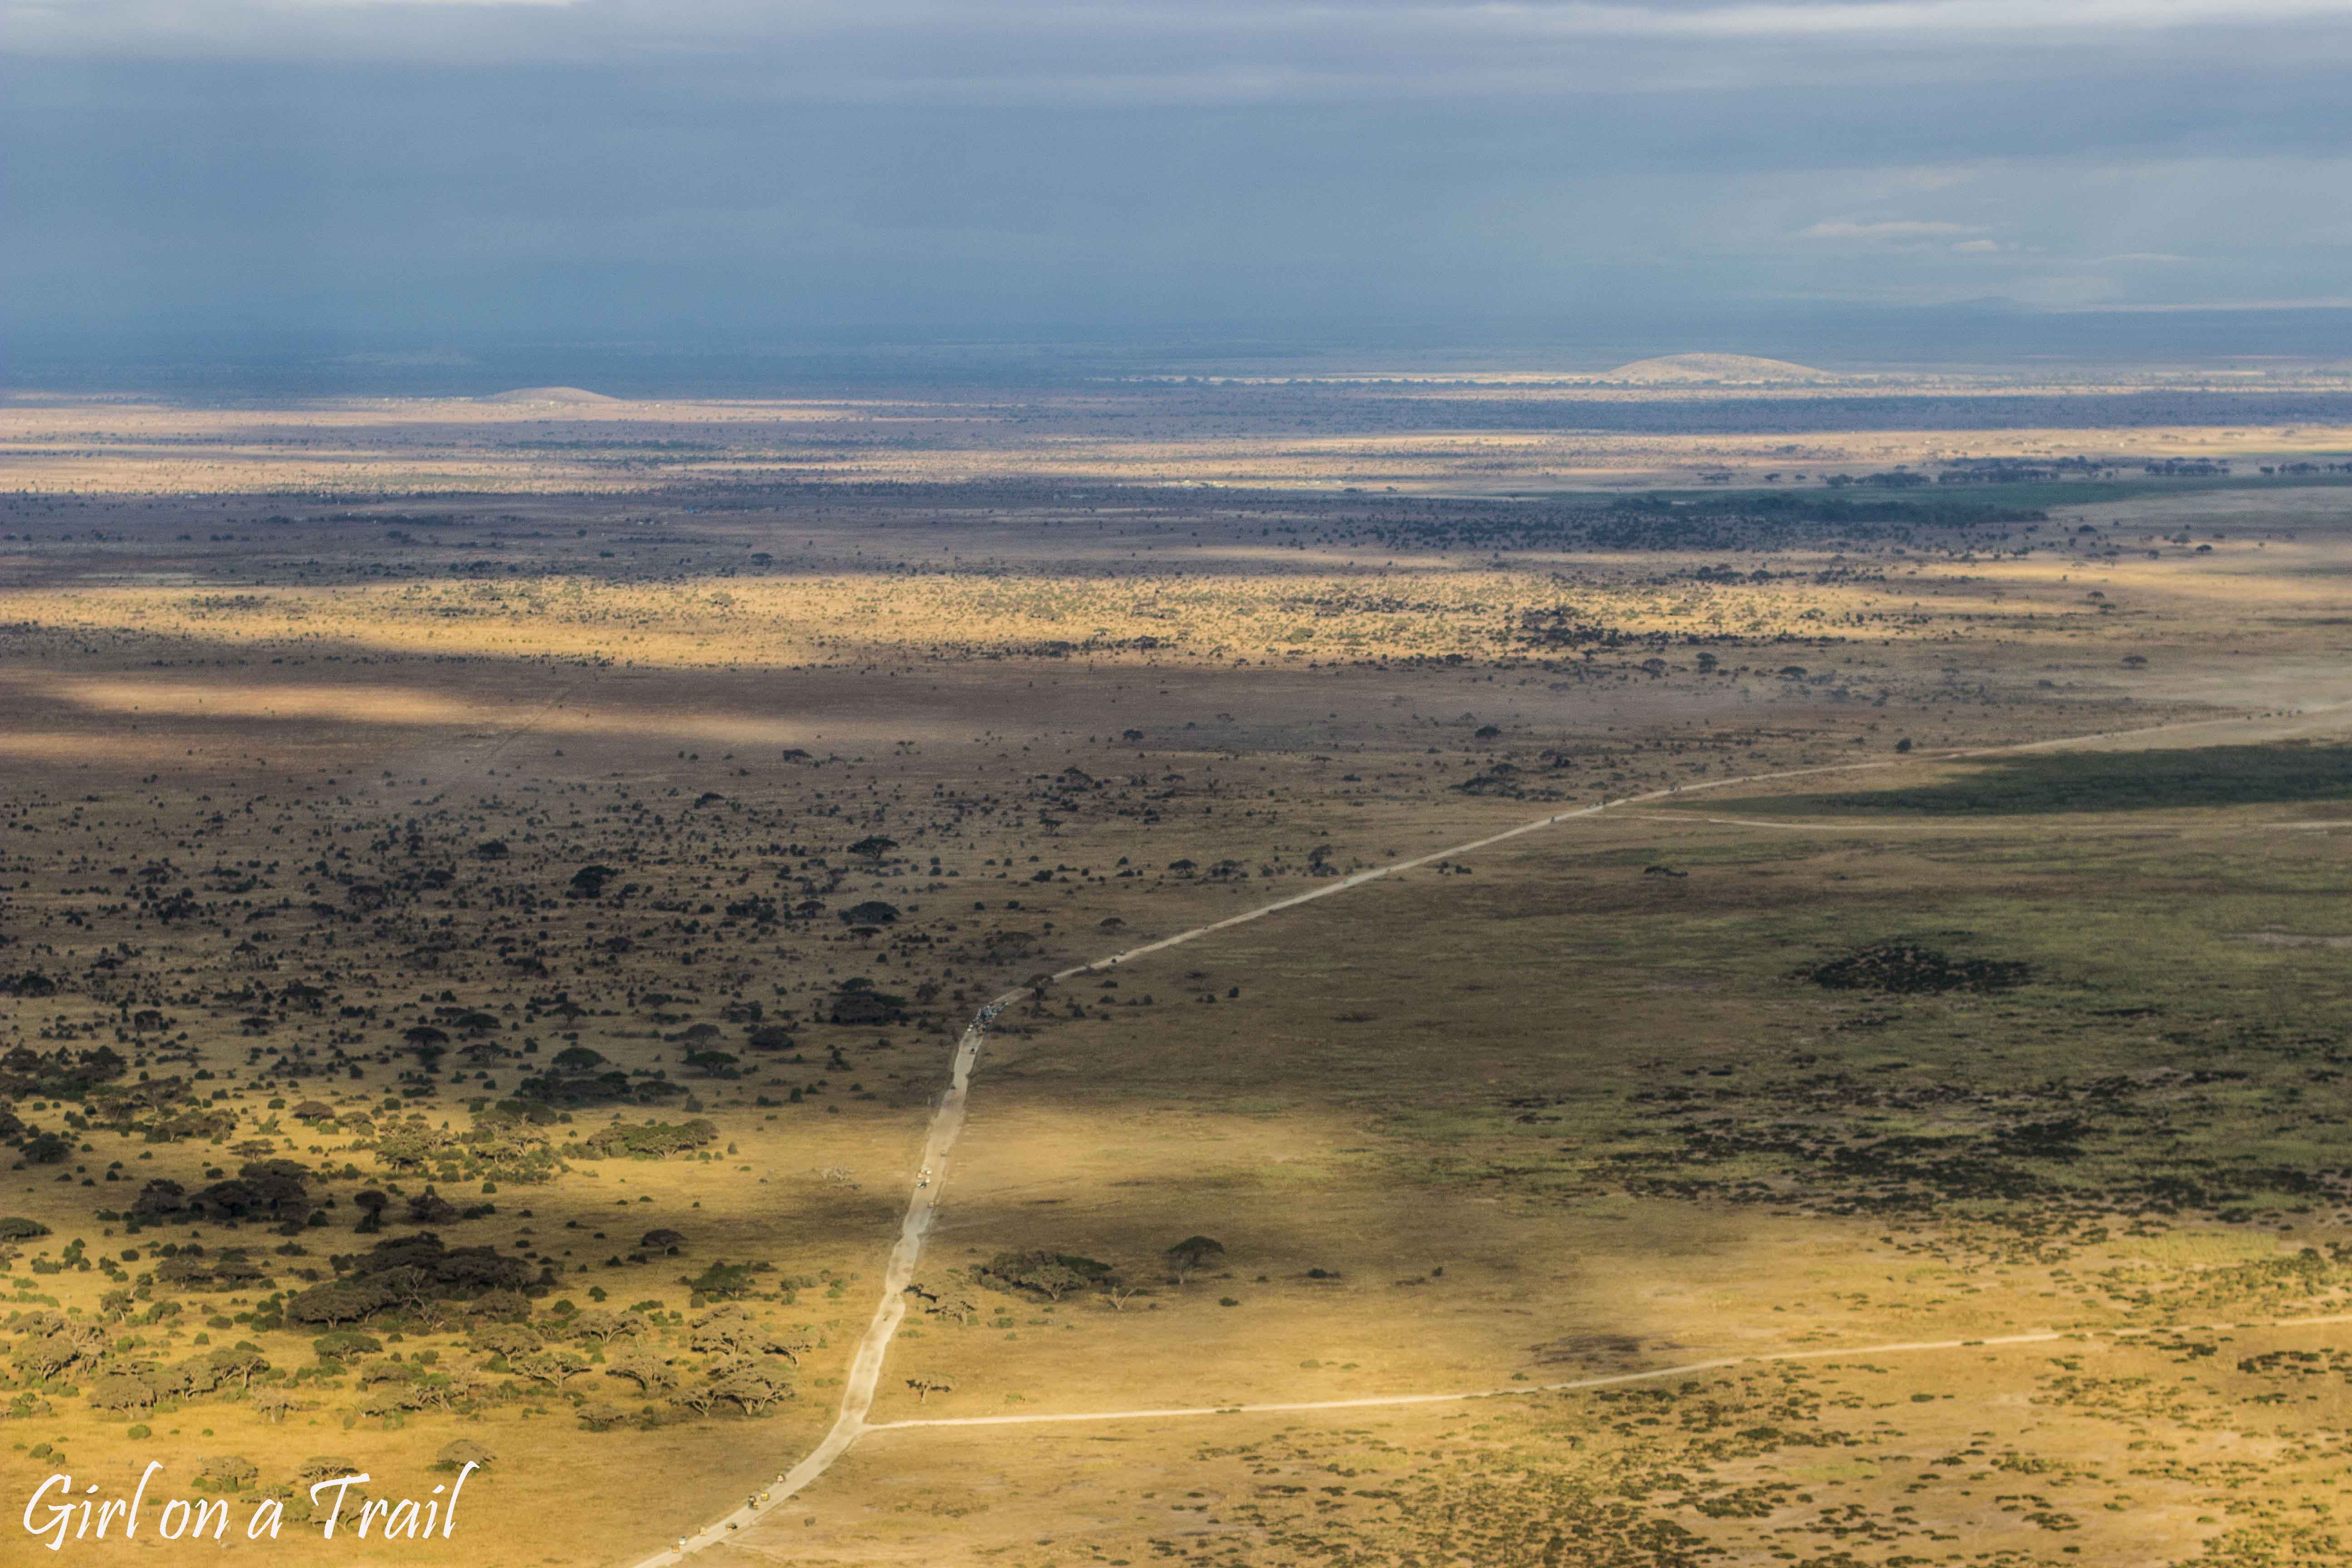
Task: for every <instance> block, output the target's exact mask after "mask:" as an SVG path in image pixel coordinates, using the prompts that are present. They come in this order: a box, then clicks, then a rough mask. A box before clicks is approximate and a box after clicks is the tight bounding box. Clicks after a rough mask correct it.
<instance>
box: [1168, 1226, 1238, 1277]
mask: <svg viewBox="0 0 2352 1568" xmlns="http://www.w3.org/2000/svg"><path fill="white" fill-rule="evenodd" d="M1224 1255H1225V1244H1224V1243H1223V1242H1222V1241H1218V1240H1216V1239H1215V1238H1213V1237H1206V1236H1188V1237H1185V1238H1184V1239H1183V1240H1181V1241H1180V1242H1178V1243H1177V1244H1176V1245H1175V1246H1173V1247H1170V1248H1169V1249H1168V1264H1169V1267H1170V1268H1172V1269H1173V1270H1175V1274H1174V1278H1175V1281H1176V1283H1177V1284H1179V1285H1181V1284H1182V1283H1184V1281H1185V1279H1186V1278H1187V1277H1189V1276H1191V1275H1192V1274H1195V1273H1197V1272H1199V1271H1200V1270H1201V1269H1202V1268H1206V1267H1207V1266H1208V1263H1209V1260H1210V1259H1211V1258H1223V1256H1224Z"/></svg>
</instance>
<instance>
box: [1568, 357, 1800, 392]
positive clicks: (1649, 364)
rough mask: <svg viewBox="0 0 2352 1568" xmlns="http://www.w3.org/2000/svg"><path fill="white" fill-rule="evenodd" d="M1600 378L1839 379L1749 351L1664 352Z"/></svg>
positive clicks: (1748, 382)
mask: <svg viewBox="0 0 2352 1568" xmlns="http://www.w3.org/2000/svg"><path fill="white" fill-rule="evenodd" d="M1839 379H1841V378H1840V377H1838V376H1835V375H1832V374H1830V373H1829V372H1828V371H1825V370H1815V369H1814V368H1813V367H1812V366H1811V365H1809V364H1792V363H1790V362H1789V361H1787V360H1784V359H1758V358H1756V357H1755V356H1753V355H1751V354H1667V355H1665V356H1664V358H1661V359H1640V360H1635V361H1634V362H1633V363H1632V364H1621V365H1619V366H1618V367H1617V368H1616V369H1615V370H1612V371H1608V372H1605V373H1603V374H1602V375H1601V380H1602V381H1630V382H1638V383H1642V384H1646V385H1652V386H1676V385H1680V386H1692V385H1697V384H1702V383H1706V382H1714V383H1716V384H1718V385H1729V386H1758V385H1762V384H1767V383H1771V382H1791V381H1801V382H1815V383H1825V382H1833V381H1837V380H1839Z"/></svg>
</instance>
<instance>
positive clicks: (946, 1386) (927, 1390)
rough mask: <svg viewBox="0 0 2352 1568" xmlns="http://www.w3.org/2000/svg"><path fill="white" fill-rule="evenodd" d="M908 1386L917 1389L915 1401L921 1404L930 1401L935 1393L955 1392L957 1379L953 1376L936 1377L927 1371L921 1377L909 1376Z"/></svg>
mask: <svg viewBox="0 0 2352 1568" xmlns="http://www.w3.org/2000/svg"><path fill="white" fill-rule="evenodd" d="M907 1386H908V1388H911V1389H913V1390H914V1391H915V1403H916V1404H918V1405H921V1404H924V1403H926V1402H928V1401H929V1398H930V1397H931V1395H932V1394H953V1393H954V1392H955V1379H953V1378H951V1377H935V1376H931V1375H929V1374H928V1373H926V1374H925V1375H924V1376H921V1377H910V1378H908V1380H907Z"/></svg>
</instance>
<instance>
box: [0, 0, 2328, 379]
mask: <svg viewBox="0 0 2352 1568" xmlns="http://www.w3.org/2000/svg"><path fill="white" fill-rule="evenodd" d="M0 51H5V55H0V73H5V74H0V138H5V145H0V157H4V158H5V169H0V177H5V187H0V202H5V211H6V232H7V235H8V242H7V244H6V246H5V247H0V289H5V305H0V310H5V318H0V319H5V322H6V325H7V327H8V328H9V330H10V331H12V332H14V333H16V334H20V335H21V334H44V335H48V336H56V335H58V334H63V335H66V336H70V335H72V334H73V333H75V332H78V331H132V332H136V331H153V330H172V331H228V332H238V331H287V332H295V333H299V332H307V331H347V332H352V333H355V334H360V335H363V336H367V337H369V338H371V339H381V340H383V341H385V342H415V343H417V344H419V345H430V344H432V343H436V342H463V341H467V340H470V339H473V338H477V337H481V336H484V335H490V336H498V335H507V336H544V337H553V338H562V337H589V338H598V339H623V338H647V339H661V340H664V341H670V342H720V343H723V342H732V341H738V340H740V339H742V338H744V337H745V336H746V335H751V336H763V337H786V338H788V337H791V336H793V334H795V333H804V332H814V331H824V330H826V329H833V328H839V327H843V326H857V325H864V326H870V327H875V328H879V329H885V330H905V331H910V332H930V333H948V334H952V333H955V332H960V331H971V332H1006V331H1021V330H1023V329H1024V328H1034V327H1045V326H1052V327H1055V328H1060V329H1069V328H1085V329H1089V330H1098V331H1104V332H1108V333H1112V334H1117V333H1119V332H1137V333H1150V332H1152V331H1162V330H1165V329H1168V328H1171V327H1176V326H1182V325H1185V324H1189V323H1265V324H1276V323H1281V322H1286V321H1368V322H1374V323H1377V322H1380V321H1411V322H1413V323H1416V324H1433V325H1434V326H1435V327H1436V328H1437V329H1438V330H1443V329H1444V327H1445V326H1446V325H1447V324H1449V323H1458V324H1462V325H1463V326H1464V328H1465V330H1472V329H1475V327H1476V326H1477V325H1479V324H1486V323H1494V322H1497V321H1511V320H1516V319H1531V320H1573V319H1580V318H1584V317H1591V316H1598V315H1606V314H1609V313H1612V312H1613V313H1617V314H1620V315H1631V316H1638V317H1643V318H1644V319H1666V320H1671V319H1675V317H1676V316H1677V314H1678V313H1680V314H1687V316H1688V317H1689V319H1690V320H1691V321H1693V322H1694V324H1695V325H1694V331H1698V330H1700V329H1702V328H1703V326H1704V323H1705V321H1707V320H1708V319H1710V316H1711V314H1720V313H1724V312H1731V313H1738V312H1741V311H1748V312H1754V311H1757V310H1764V311H1767V312H1769V311H1770V310H1783V309H1785V310H1809V311H1820V310H1837V309H1846V308H1868V307H1880V308H1884V307H1903V306H1919V305H1938V304H1948V303H1951V302H1956V301H1973V300H2006V301H2012V302H2015V303H2017V304H2019V305H2021V306H2025V307H2031V308H2035V309H2045V310H2084V309H2095V310H2118V309H2126V310H2148V311H2161V310H2180V309H2185V308H2197V307H2203V308H2213V307H2231V308H2236V307H2246V306H2254V305H2264V304H2268V305H2282V304H2284V305H2320V304H2330V303H2333V304H2336V305H2342V304H2346V303H2352V278H2347V263H2348V262H2352V207H2347V204H2346V203H2345V201H2344V199H2343V195H2342V193H2343V191H2344V190H2345V188H2346V184H2347V178H2346V177H2347V173H2352V168H2347V164H2352V153H2347V129H2352V124H2347V122H2348V121H2352V110H2348V109H2347V105H2352V90H2347V85H2346V83H2347V79H2352V71H2347V68H2352V0H1790V3H1778V4H1713V3H1708V0H1647V3H1644V0H1633V3H1614V4H1611V3H1603V4H1591V3H1547V0H1517V3H1502V4H1484V3H1479V4H1470V3H1448V0H1091V3H1085V4H1080V3H1076V0H1069V3H1060V4H1056V3H1052V0H805V3H793V0H773V3H765V4H758V3H752V0H509V3H499V0H487V3H486V0H0ZM1682 346H1695V345H1682Z"/></svg>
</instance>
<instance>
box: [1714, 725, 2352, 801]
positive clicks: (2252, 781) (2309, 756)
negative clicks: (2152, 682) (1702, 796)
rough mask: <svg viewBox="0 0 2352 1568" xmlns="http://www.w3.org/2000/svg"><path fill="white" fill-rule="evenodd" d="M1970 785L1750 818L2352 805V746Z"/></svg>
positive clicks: (1992, 765) (2118, 758)
mask: <svg viewBox="0 0 2352 1568" xmlns="http://www.w3.org/2000/svg"><path fill="white" fill-rule="evenodd" d="M1962 765H1963V766H1965V767H1967V768H1968V770H1969V772H1968V773H1967V774H1966V775H1965V776H1962V777H1958V778H1951V779H1946V780H1944V781H1942V782H1940V783H1937V784H1917V785H1914V786H1911V787H1909V788H1905V789H1890V790H1873V791H1870V792H1867V793H1864V794H1855V795H1787V796H1780V797H1778V798H1772V799H1762V800H1755V801H1748V802H1742V803H1740V805H1741V807H1742V809H1754V810H1758V811H1780V812H1786V813H1790V814H1792V815H1793V814H1799V813H1811V812H1831V811H1840V812H1851V811H1883V812H1915V813H1919V814H1923V815H1927V816H2034V815H2038V814H2042V813H2050V812H2082V811H2165V810H2183V809H2187V808H2189V807H2193V806H2216V805H2277V804H2284V803H2289V802H2295V801H2314V800H2352V746H2346V745H2315V744H2307V743H2300V742H2290V743H2286V744H2282V745H2272V746H2200V747H2198V748H2196V749H2194V750H2189V751H2171V752H2050V753H2044V754H2036V755H2032V756H2022V757H2004V758H2000V759H1998V760H1993V761H1986V762H1971V763H1964V764H1962Z"/></svg>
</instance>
